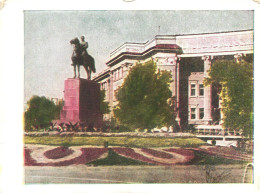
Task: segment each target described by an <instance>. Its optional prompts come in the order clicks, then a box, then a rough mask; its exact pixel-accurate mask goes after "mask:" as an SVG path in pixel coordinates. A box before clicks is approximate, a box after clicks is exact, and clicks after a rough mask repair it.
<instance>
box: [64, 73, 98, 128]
mask: <svg viewBox="0 0 260 193" xmlns="http://www.w3.org/2000/svg"><path fill="white" fill-rule="evenodd" d="M102 120H103V116H102V113H101V112H100V86H99V84H98V83H97V82H95V81H92V80H86V79H81V78H77V79H74V78H69V79H67V80H65V86H64V106H63V109H62V111H61V114H60V121H61V122H72V123H73V124H74V123H76V122H81V123H86V124H87V125H91V126H94V127H101V125H102Z"/></svg>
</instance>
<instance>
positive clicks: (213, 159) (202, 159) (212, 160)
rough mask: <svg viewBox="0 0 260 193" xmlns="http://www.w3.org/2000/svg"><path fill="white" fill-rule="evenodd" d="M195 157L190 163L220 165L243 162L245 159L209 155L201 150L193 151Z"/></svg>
mask: <svg viewBox="0 0 260 193" xmlns="http://www.w3.org/2000/svg"><path fill="white" fill-rule="evenodd" d="M194 154H195V159H193V160H192V161H191V162H190V163H189V165H190V164H194V165H221V164H224V165H225V164H226V165H228V164H245V163H247V162H246V161H239V160H233V159H227V158H223V157H220V156H216V155H209V154H207V153H204V152H201V151H194Z"/></svg>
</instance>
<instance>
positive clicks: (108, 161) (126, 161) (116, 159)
mask: <svg viewBox="0 0 260 193" xmlns="http://www.w3.org/2000/svg"><path fill="white" fill-rule="evenodd" d="M86 165H94V166H113V165H117V166H127V165H152V164H150V163H146V162H141V161H138V160H134V159H130V158H126V157H123V156H121V155H118V154H117V153H115V152H114V151H113V150H111V149H110V150H109V151H108V156H107V157H106V158H103V159H98V160H95V161H93V162H90V163H87V164H86Z"/></svg>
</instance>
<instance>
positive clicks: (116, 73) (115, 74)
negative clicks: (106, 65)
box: [113, 68, 124, 81]
mask: <svg viewBox="0 0 260 193" xmlns="http://www.w3.org/2000/svg"><path fill="white" fill-rule="evenodd" d="M123 76H124V71H123V68H118V69H116V70H114V71H113V80H114V81H116V80H119V79H121V78H123Z"/></svg>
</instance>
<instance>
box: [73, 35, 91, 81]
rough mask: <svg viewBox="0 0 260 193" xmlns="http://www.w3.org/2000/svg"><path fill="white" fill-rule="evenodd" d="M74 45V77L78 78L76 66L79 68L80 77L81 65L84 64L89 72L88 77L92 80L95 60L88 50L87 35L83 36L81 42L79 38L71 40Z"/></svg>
mask: <svg viewBox="0 0 260 193" xmlns="http://www.w3.org/2000/svg"><path fill="white" fill-rule="evenodd" d="M70 44H71V45H72V46H73V53H72V56H71V60H72V64H71V65H72V66H73V67H74V78H76V77H77V76H76V68H78V78H80V66H83V67H84V68H85V70H86V72H87V79H88V80H91V72H93V73H95V72H96V68H95V60H94V58H93V57H92V56H90V55H89V54H88V52H87V48H88V42H86V41H85V37H84V36H81V42H80V41H79V39H78V38H74V39H72V40H70Z"/></svg>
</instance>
